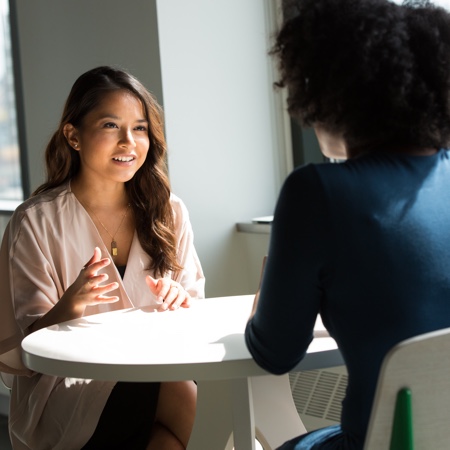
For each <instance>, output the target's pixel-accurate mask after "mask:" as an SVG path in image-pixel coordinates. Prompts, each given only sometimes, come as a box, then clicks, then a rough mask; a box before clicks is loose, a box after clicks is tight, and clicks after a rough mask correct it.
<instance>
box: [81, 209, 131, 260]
mask: <svg viewBox="0 0 450 450" xmlns="http://www.w3.org/2000/svg"><path fill="white" fill-rule="evenodd" d="M86 207H87V206H86ZM129 208H130V204H129V203H128V205H127V209H126V210H125V212H124V213H123V216H122V220H121V221H120V223H119V226H118V227H117V230H116V232H115V233H114V234H113V235H111V233H110V232H109V231H108V228H106V227H105V225H103V222H102V221H101V220H100V219H99V218H98V217H97V214H95V212H94V211H92V209H90V208H87V209H88V210H89V211H91V213H92V214H94V217H95V218H96V219H97V221H98V223H99V224H100V225H101V226H102V227H103V228H104V229H105V231H106V232H107V233H108V235H109V237H110V238H111V255H112V256H117V255H118V254H119V251H118V248H117V242H116V234H117V233H118V232H119V230H120V227H121V226H122V224H123V221H124V220H125V217H126V216H127V214H128V209H129Z"/></svg>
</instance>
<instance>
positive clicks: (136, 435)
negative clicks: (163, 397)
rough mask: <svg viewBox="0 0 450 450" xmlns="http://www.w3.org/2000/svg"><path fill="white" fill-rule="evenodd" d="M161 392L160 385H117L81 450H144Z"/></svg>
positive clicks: (123, 383)
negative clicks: (92, 432)
mask: <svg viewBox="0 0 450 450" xmlns="http://www.w3.org/2000/svg"><path fill="white" fill-rule="evenodd" d="M159 388H160V383H125V382H119V383H117V384H116V385H115V386H114V388H113V390H112V391H111V394H110V396H109V398H108V401H107V402H106V405H105V408H104V409H103V412H102V414H101V416H100V419H99V422H98V424H97V427H96V429H95V431H94V434H93V435H92V437H91V438H90V439H89V442H88V443H87V444H86V445H85V446H84V447H83V448H82V450H123V449H127V450H145V449H146V448H147V444H148V441H149V440H150V433H151V429H152V424H153V423H154V421H155V415H156V407H157V405H158V396H159Z"/></svg>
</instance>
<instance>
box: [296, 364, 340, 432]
mask: <svg viewBox="0 0 450 450" xmlns="http://www.w3.org/2000/svg"><path fill="white" fill-rule="evenodd" d="M289 378H290V382H291V389H292V396H293V398H294V403H295V406H296V408H297V411H298V413H299V415H300V417H301V418H302V420H303V422H304V424H305V427H306V429H307V430H311V429H316V428H320V427H325V426H328V425H331V424H334V423H338V422H339V421H340V415H341V403H342V399H343V398H344V396H345V390H346V387H347V372H346V370H345V367H333V368H330V369H323V370H310V371H306V372H295V373H291V374H289ZM318 419H319V420H318Z"/></svg>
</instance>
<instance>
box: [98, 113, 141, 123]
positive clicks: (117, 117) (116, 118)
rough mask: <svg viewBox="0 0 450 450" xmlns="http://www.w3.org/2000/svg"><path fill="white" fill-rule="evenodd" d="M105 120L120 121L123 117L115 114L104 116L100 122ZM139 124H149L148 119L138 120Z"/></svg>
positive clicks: (100, 118)
mask: <svg viewBox="0 0 450 450" xmlns="http://www.w3.org/2000/svg"><path fill="white" fill-rule="evenodd" d="M104 119H114V120H120V119H121V117H119V116H115V115H114V114H104V115H103V116H100V117H99V118H98V120H104ZM136 122H137V123H148V120H147V119H138V120H136Z"/></svg>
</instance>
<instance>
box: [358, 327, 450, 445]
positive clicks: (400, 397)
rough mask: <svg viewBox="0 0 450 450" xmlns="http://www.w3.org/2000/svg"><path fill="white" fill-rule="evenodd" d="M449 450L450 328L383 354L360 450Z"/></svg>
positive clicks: (418, 338)
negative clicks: (365, 432)
mask: <svg viewBox="0 0 450 450" xmlns="http://www.w3.org/2000/svg"><path fill="white" fill-rule="evenodd" d="M449 448H450V328H445V329H442V330H438V331H433V332H430V333H425V334H422V335H419V336H416V337H413V338H410V339H407V340H405V341H402V342H400V343H399V344H397V345H396V346H395V347H394V348H392V349H391V350H390V352H388V354H387V355H386V357H385V359H384V361H383V364H382V367H381V371H380V375H379V378H378V385H377V390H376V394H375V399H374V403H373V406H372V412H371V417H370V422H369V428H368V432H367V436H366V441H365V446H364V450H413V449H414V450H432V449H433V450H440V449H449Z"/></svg>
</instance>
